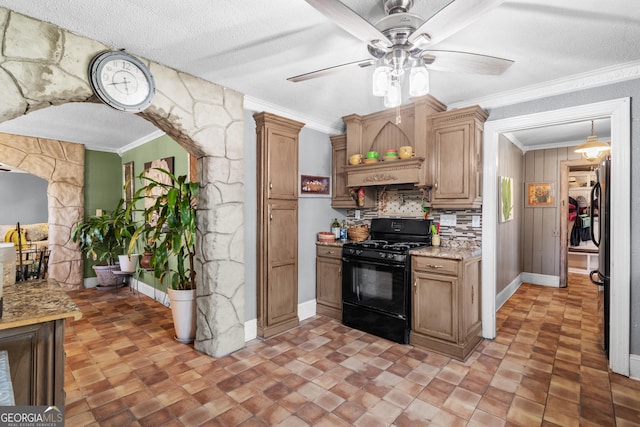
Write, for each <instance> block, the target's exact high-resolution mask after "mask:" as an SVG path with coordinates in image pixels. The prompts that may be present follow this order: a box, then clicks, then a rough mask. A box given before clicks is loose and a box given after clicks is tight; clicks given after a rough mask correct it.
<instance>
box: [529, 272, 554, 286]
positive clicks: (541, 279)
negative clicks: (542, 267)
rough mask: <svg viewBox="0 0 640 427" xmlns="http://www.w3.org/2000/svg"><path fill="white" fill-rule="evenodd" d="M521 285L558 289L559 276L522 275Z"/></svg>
mask: <svg viewBox="0 0 640 427" xmlns="http://www.w3.org/2000/svg"><path fill="white" fill-rule="evenodd" d="M521 276H522V283H531V284H532V285H541V286H553V287H555V288H559V287H560V276H551V275H548V274H537V273H522V274H521Z"/></svg>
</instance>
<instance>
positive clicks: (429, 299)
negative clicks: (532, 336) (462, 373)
mask: <svg viewBox="0 0 640 427" xmlns="http://www.w3.org/2000/svg"><path fill="white" fill-rule="evenodd" d="M480 264H481V261H480V256H476V257H469V258H466V259H464V260H456V259H447V258H437V257H423V256H414V257H413V258H412V282H413V301H412V309H413V312H412V325H411V328H412V331H411V344H413V345H415V346H417V347H423V348H426V349H429V350H434V351H437V352H440V353H443V354H446V355H448V356H451V357H454V358H456V359H461V360H463V359H465V358H466V357H467V356H468V355H469V353H471V351H472V350H473V349H474V348H475V346H476V345H477V344H478V343H479V342H480V341H481V340H482V317H481V303H480V292H481V289H480V284H481V276H480V274H481V272H480Z"/></svg>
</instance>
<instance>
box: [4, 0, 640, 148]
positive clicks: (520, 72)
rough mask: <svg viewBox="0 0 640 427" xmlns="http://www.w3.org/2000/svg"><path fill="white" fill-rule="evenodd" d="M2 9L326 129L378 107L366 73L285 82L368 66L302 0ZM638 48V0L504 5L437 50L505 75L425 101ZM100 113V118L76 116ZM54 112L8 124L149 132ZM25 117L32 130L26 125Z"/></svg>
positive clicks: (81, 3)
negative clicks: (495, 66) (466, 55)
mask: <svg viewBox="0 0 640 427" xmlns="http://www.w3.org/2000/svg"><path fill="white" fill-rule="evenodd" d="M344 3H346V4H347V5H348V6H350V7H351V8H352V9H354V10H355V11H356V12H358V13H359V14H360V15H361V16H363V17H364V18H366V19H368V20H369V21H371V22H375V21H376V20H378V19H380V18H381V17H383V16H384V11H383V7H382V1H373V0H344ZM448 3H449V0H429V1H427V0H415V6H414V8H413V9H412V12H414V13H417V14H418V15H420V16H422V17H424V18H426V17H429V16H431V15H432V14H433V13H434V12H435V11H437V10H439V9H440V8H441V7H443V6H444V5H446V4H448ZM0 6H5V7H8V8H10V9H13V10H15V11H18V12H21V13H24V14H26V15H29V16H33V17H36V18H38V19H42V20H44V21H47V22H51V23H54V24H56V25H59V26H61V27H63V28H66V29H69V30H71V31H73V32H75V33H78V34H81V35H84V36H87V37H90V38H92V39H95V40H98V41H101V42H103V43H106V44H108V45H110V46H113V47H114V48H124V49H126V50H127V51H129V52H131V53H133V54H136V55H139V56H142V57H145V58H149V59H151V60H154V61H157V62H159V63H162V64H165V65H167V66H170V67H173V68H176V69H178V70H181V71H185V72H188V73H191V74H193V75H196V76H199V77H202V78H204V79H206V80H209V81H211V82H215V83H218V84H221V85H223V86H226V87H229V88H232V89H235V90H237V91H240V92H242V93H244V94H246V95H248V96H249V97H251V98H252V99H257V100H260V101H262V102H264V103H269V104H273V105H276V106H279V107H280V108H281V109H282V110H288V111H292V112H295V113H296V114H297V115H298V116H299V117H302V118H304V117H307V118H309V120H310V121H313V122H314V123H316V124H319V125H322V126H326V127H329V128H333V129H340V128H341V127H342V121H341V117H342V116H344V115H347V114H351V113H359V114H366V113H370V112H373V111H378V110H380V109H382V108H383V107H382V103H381V99H380V98H376V97H374V96H372V95H371V91H370V78H371V72H372V70H371V69H370V68H369V69H366V68H365V69H350V70H348V71H345V72H342V73H339V74H335V75H331V76H327V77H323V78H319V79H315V80H309V81H304V82H300V83H291V82H289V81H287V80H286V78H287V77H291V76H295V75H298V74H302V73H306V72H310V71H314V70H317V69H320V68H325V67H329V66H334V65H338V64H341V63H345V62H351V61H355V60H361V59H366V58H368V57H369V56H368V53H367V50H366V47H365V45H364V44H363V43H362V42H360V41H358V40H356V39H355V38H354V37H353V36H351V35H350V34H348V33H346V32H345V31H344V30H342V29H341V28H340V27H338V26H336V25H335V24H333V23H332V22H330V21H329V20H328V19H327V18H325V17H324V16H323V15H322V14H320V13H319V12H317V11H316V10H315V9H313V8H312V7H311V6H309V5H308V4H307V3H306V2H305V1H302V0H296V1H291V0H269V1H264V0H243V1H211V0H190V1H188V2H176V1H173V0H156V1H153V2H151V1H149V0H108V1H107V0H105V1H100V2H87V1H86V0H48V1H36V0H0ZM638 40H640V2H638V0H608V1H607V2H604V3H603V2H602V1H601V0H563V1H562V2H559V1H555V2H554V1H551V0H506V1H504V3H502V4H501V5H500V6H499V7H497V8H496V9H494V10H492V11H490V12H489V13H486V14H484V15H483V16H481V17H479V18H478V19H477V20H476V21H475V22H474V23H472V24H471V25H469V26H467V27H466V28H464V29H463V30H461V31H459V32H457V33H456V34H454V35H452V36H451V37H449V38H447V39H446V40H444V41H443V42H441V43H438V44H437V45H436V46H434V48H437V49H442V50H462V51H468V52H474V53H480V54H486V55H491V56H498V57H503V58H508V59H512V60H514V61H515V62H514V64H513V65H512V66H511V68H509V69H508V70H507V72H506V73H505V74H503V75H501V76H479V75H472V74H466V73H444V72H437V71H433V72H432V73H431V88H432V91H431V92H432V94H433V95H434V96H435V97H437V98H438V99H440V100H441V101H442V102H444V103H445V104H454V103H464V102H465V101H468V100H472V99H477V98H482V97H486V96H489V95H492V94H497V93H502V92H506V91H512V90H516V89H518V88H523V87H527V86H531V85H535V84H541V83H544V82H548V81H552V80H556V79H559V78H563V77H567V76H573V75H577V74H581V73H584V72H589V71H595V70H599V69H602V68H604V67H610V66H614V65H617V64H622V63H627V62H631V61H637V60H639V59H640V50H639V49H638V47H637V43H638ZM96 107H100V108H101V110H102V111H103V112H104V114H99V115H96V114H95V110H91V111H87V112H86V113H83V110H85V109H93V108H96ZM63 108H67V109H68V110H67V111H65V110H64V109H63ZM57 109H59V110H57ZM49 110H52V111H49ZM56 110H57V111H55V112H54V111H53V108H49V109H46V110H42V111H38V112H34V113H30V114H29V115H28V116H26V117H24V118H22V119H20V120H24V122H23V123H22V124H20V125H19V126H18V125H16V127H18V128H28V129H30V130H31V133H32V134H33V133H36V132H44V133H48V132H49V131H51V132H53V131H54V130H55V132H57V133H56V136H55V137H56V138H59V139H65V140H70V141H74V142H83V143H85V144H87V146H88V147H89V148H100V149H112V150H117V149H118V148H120V147H122V146H123V145H126V144H127V143H131V142H133V141H136V140H138V139H140V138H141V137H143V136H144V133H145V132H147V131H148V129H146V128H145V124H146V123H144V122H143V123H142V124H139V123H138V122H139V121H140V120H142V119H139V118H138V117H136V116H133V115H125V116H126V117H125V116H123V113H117V112H112V111H108V113H117V114H118V116H115V115H112V114H108V113H107V107H104V106H96V105H90V104H78V105H71V106H62V107H56ZM36 114H41V115H42V118H40V119H38V118H36V117H37V116H36ZM83 114H84V117H86V119H87V120H85V121H83V123H82V128H81V127H80V126H79V125H78V123H77V122H78V120H77V118H78V117H80V115H83ZM49 115H51V116H50V117H49ZM32 116H33V120H34V121H35V122H36V123H31V119H30V118H31V117H32ZM116 117H117V119H116ZM103 118H104V119H105V123H102V119H103ZM114 120H116V121H120V120H123V121H124V125H114ZM303 121H304V120H303ZM53 123H55V124H56V125H57V126H56V127H53V126H52V124H53ZM65 127H66V128H68V129H67V132H68V136H65V130H64V129H63V128H65ZM589 127H590V125H589ZM11 128H12V125H11V124H10V123H4V124H0V131H8V129H11ZM122 129H130V131H131V132H130V136H129V138H127V135H124V134H122V133H120V132H119V130H122ZM87 134H89V135H87ZM587 134H588V132H587ZM59 135H62V136H59ZM35 136H43V137H51V135H35ZM585 136H586V135H585ZM82 138H84V139H83V140H82ZM127 140H128V141H127Z"/></svg>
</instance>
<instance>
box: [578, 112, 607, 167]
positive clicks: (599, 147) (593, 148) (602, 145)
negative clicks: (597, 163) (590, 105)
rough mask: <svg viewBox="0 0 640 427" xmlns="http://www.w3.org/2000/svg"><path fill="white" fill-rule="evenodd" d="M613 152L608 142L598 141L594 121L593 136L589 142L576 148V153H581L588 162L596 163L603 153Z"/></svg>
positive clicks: (589, 137)
mask: <svg viewBox="0 0 640 427" xmlns="http://www.w3.org/2000/svg"><path fill="white" fill-rule="evenodd" d="M609 150H611V146H610V145H609V144H607V143H606V142H602V141H598V136H597V135H596V134H595V133H594V131H593V120H592V121H591V135H589V136H588V137H587V140H586V141H585V142H584V143H583V144H580V145H578V146H577V147H576V150H575V152H576V153H581V154H582V157H583V158H585V159H586V160H590V161H594V160H597V159H598V158H600V156H601V155H602V153H604V152H607V151H609Z"/></svg>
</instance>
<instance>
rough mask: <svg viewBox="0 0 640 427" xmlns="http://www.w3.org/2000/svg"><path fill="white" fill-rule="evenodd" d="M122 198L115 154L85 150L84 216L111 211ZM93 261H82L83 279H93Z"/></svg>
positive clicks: (119, 171) (119, 166)
mask: <svg viewBox="0 0 640 427" xmlns="http://www.w3.org/2000/svg"><path fill="white" fill-rule="evenodd" d="M121 197H122V162H121V161H120V156H119V155H117V154H116V153H105V152H103V151H92V150H85V152H84V215H85V217H88V216H91V215H95V214H96V209H102V210H113V209H115V208H116V206H118V202H119V201H120V198H121ZM93 264H94V262H93V260H91V259H87V258H85V259H84V277H95V276H96V273H95V272H94V271H93V268H91V267H93Z"/></svg>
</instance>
